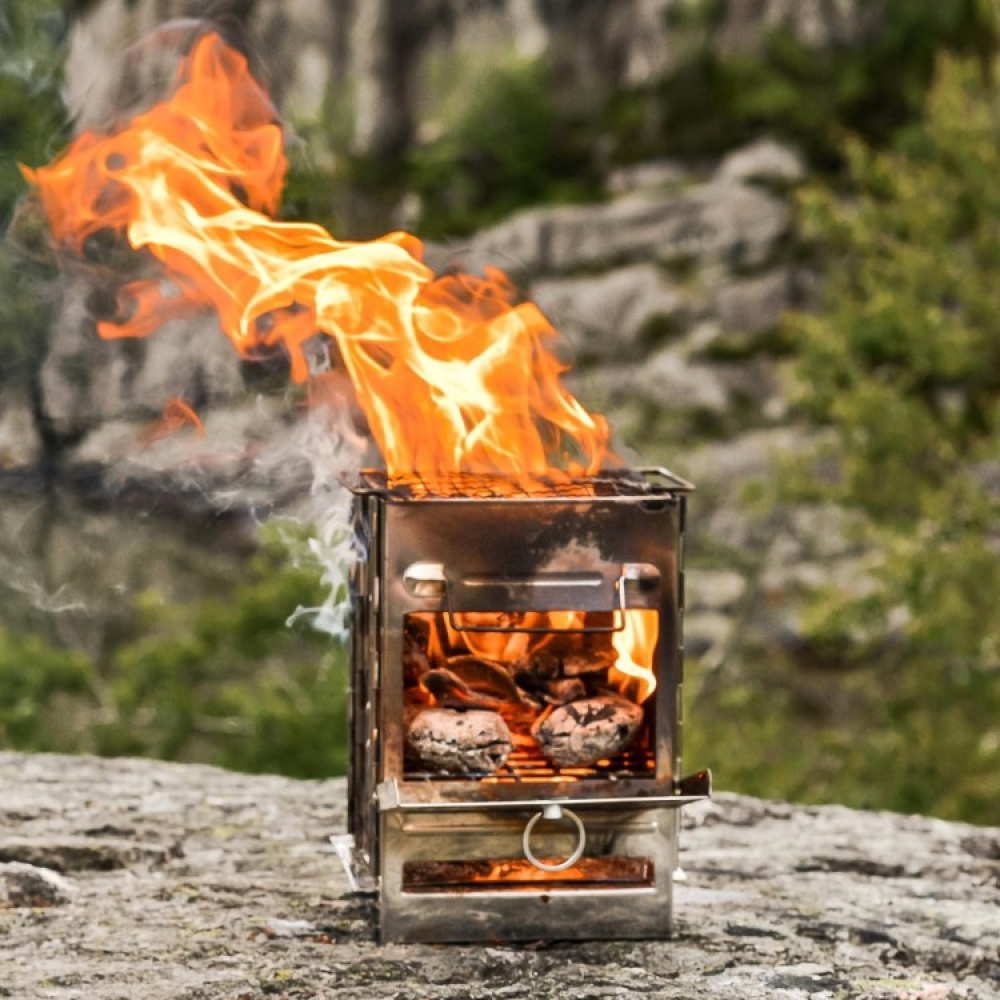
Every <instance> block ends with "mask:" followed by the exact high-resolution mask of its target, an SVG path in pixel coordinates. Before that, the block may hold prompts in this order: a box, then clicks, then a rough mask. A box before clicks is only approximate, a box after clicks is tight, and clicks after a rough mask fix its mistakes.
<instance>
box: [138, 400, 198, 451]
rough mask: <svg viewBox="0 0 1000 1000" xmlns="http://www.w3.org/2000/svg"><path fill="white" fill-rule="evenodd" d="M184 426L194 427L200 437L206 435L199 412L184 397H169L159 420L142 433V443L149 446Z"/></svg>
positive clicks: (146, 446)
mask: <svg viewBox="0 0 1000 1000" xmlns="http://www.w3.org/2000/svg"><path fill="white" fill-rule="evenodd" d="M184 427H193V428H194V429H195V431H197V433H198V437H204V436H205V425H204V424H203V423H202V422H201V418H200V417H199V416H198V414H197V413H195V411H194V410H193V409H192V407H191V406H189V405H188V404H187V403H185V402H184V400H183V399H177V398H176V397H174V398H173V399H168V400H167V402H166V405H165V406H164V407H163V413H162V414H161V415H160V418H159V420H157V421H156V422H155V423H153V424H151V425H150V426H149V427H147V428H146V430H145V431H144V432H143V434H142V439H141V444H142V446H143V447H144V448H149V447H150V446H152V445H153V444H155V443H156V442H157V441H159V440H160V439H161V438H165V437H168V436H169V435H171V434H176V433H177V432H178V431H179V430H181V429H182V428H184Z"/></svg>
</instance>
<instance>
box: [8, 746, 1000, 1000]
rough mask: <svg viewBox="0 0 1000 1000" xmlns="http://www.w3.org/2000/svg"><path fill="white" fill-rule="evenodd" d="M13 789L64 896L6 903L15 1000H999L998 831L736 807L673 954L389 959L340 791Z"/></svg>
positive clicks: (158, 767) (194, 778)
mask: <svg viewBox="0 0 1000 1000" xmlns="http://www.w3.org/2000/svg"><path fill="white" fill-rule="evenodd" d="M0 787H2V788H3V795H2V797H0V880H2V879H3V878H4V877H6V876H5V873H6V872H8V871H11V870H15V871H24V870H25V869H26V868H27V866H29V865H30V866H35V869H37V870H38V871H39V872H47V873H50V874H42V875H38V876H37V877H38V878H40V879H41V880H42V881H43V882H44V884H46V885H55V886H58V887H59V888H58V891H57V892H54V893H53V894H52V895H51V896H49V897H45V896H44V895H43V896H39V897H38V898H34V899H20V898H13V899H12V898H10V897H9V896H8V898H7V899H6V901H3V900H2V899H0V995H3V996H9V997H16V998H17V1000H43V998H44V1000H83V998H86V1000H120V998H124V997H128V998H138V997H142V998H143V1000H180V998H185V1000H264V998H266V997H284V998H287V1000H291V998H306V997H320V996H322V997H324V998H329V1000H337V998H344V1000H356V998H358V997H361V996H364V997H374V998H395V997H417V996H419V997H421V998H427V1000H437V998H447V1000H459V998H462V1000H465V998H490V997H511V998H520V997H524V998H528V997H540V998H556V997H558V998H560V1000H563V998H573V1000H597V998H605V997H632V996H649V997H677V998H681V997H683V998H686V1000H702V998H704V1000H708V998H712V1000H719V998H723V1000H728V998H732V1000H753V998H775V997H776V998H781V1000H807V998H808V1000H834V998H837V1000H854V998H870V1000H946V998H965V1000H986V998H990V997H996V996H1000V906H998V905H997V904H998V902H1000V883H998V878H1000V867H998V866H1000V829H995V828H980V827H973V826H966V825H962V824H957V823H945V822H943V821H939V820H934V819H928V818H923V817H916V816H912V817H906V816H899V815H894V814H888V813H866V812H856V811H852V810H849V809H845V808H842V807H838V806H820V807H796V806H791V805H787V804H784V803H777V802H764V801H760V800H756V799H750V798H745V797H741V796H735V795H725V794H723V795H719V796H717V797H716V798H715V799H714V800H713V801H711V802H707V803H704V804H701V805H699V806H698V807H696V808H695V807H689V808H688V809H687V810H686V811H685V814H684V815H685V830H684V832H683V835H682V842H681V843H682V864H683V869H684V873H685V875H686V879H685V880H684V881H683V882H681V883H679V884H678V886H677V891H676V894H675V909H676V929H675V934H674V937H673V939H672V940H666V941H653V942H639V943H636V942H626V941H618V942H615V941H611V942H593V943H578V944H560V943H539V944H537V945H532V946H518V947H514V946H507V945H503V944H499V943H498V944H496V945H493V946H486V947H484V946H447V947H429V946H419V945H392V946H387V947H381V946H379V945H378V944H376V943H375V940H374V931H375V919H376V914H375V909H374V907H373V904H372V902H371V901H370V899H369V898H367V897H365V896H361V895H358V894H353V893H351V892H350V891H349V888H348V884H347V880H346V878H345V877H344V875H343V873H342V871H341V870H340V868H339V865H338V862H337V859H336V857H335V856H334V854H333V851H332V849H331V848H330V846H329V844H328V840H327V838H328V837H329V836H330V835H331V834H336V833H340V832H343V830H344V822H345V818H344V810H345V802H344V791H345V788H344V782H343V780H340V779H337V780H330V781H323V782H300V781H292V780H288V779H284V778H278V777H270V776H247V775H239V774H233V773H228V772H224V771H220V770H215V769H212V768H208V767H202V766H193V765H176V764H166V763H160V762H154V761H139V760H100V759H96V758H87V757H80V758H66V757H58V756H48V755H38V756H25V755H19V754H12V753H0ZM12 866H13V868H12ZM51 873H54V874H51Z"/></svg>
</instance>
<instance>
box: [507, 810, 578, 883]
mask: <svg viewBox="0 0 1000 1000" xmlns="http://www.w3.org/2000/svg"><path fill="white" fill-rule="evenodd" d="M540 819H550V820H555V821H556V822H559V821H562V820H564V821H568V823H569V824H570V825H571V826H575V827H576V832H577V836H578V838H579V839H578V840H577V843H576V847H575V848H574V850H573V853H572V854H571V855H570V856H569V857H568V858H566V860H565V861H560V862H559V863H558V864H556V865H552V864H549V863H548V862H547V861H542V860H540V859H539V858H537V857H536V856H535V853H534V851H532V849H531V831H532V830H534V829H535V824H536V823H537V822H538V821H539V820H540ZM521 846H522V847H523V848H524V856H525V857H526V858H527V859H528V860H529V861H530V862H531V863H532V864H533V865H534V866H535V867H536V868H540V869H541V870H542V871H543V872H561V871H564V870H565V869H567V868H572V867H573V865H575V864H576V863H577V861H579V860H580V858H581V857H582V856H583V851H584V848H585V847H586V846H587V831H586V830H584V828H583V821H582V820H581V819H580V817H579V816H577V814H576V813H575V812H573V811H572V810H570V809H563V807H562V806H560V805H557V804H556V803H552V805H547V806H545V807H544V808H543V809H542V811H541V812H539V813H535V815H534V816H532V817H531V819H529V820H528V825H527V826H526V827H525V828H524V833H523V834H522V835H521Z"/></svg>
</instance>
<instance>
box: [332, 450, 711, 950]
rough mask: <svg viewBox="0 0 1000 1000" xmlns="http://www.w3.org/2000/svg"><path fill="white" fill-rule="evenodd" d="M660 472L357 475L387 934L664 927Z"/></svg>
mask: <svg viewBox="0 0 1000 1000" xmlns="http://www.w3.org/2000/svg"><path fill="white" fill-rule="evenodd" d="M692 488H693V487H692V486H691V484H690V483H688V482H686V481H685V480H683V479H681V478H680V477H679V476H676V475H674V474H673V473H671V472H669V471H667V470H664V469H642V470H622V471H618V470H616V471H613V472H607V473H603V474H601V475H598V476H595V477H592V478H589V479H582V480H573V481H568V482H556V481H553V482H541V483H539V482H534V483H531V484H528V485H524V484H515V483H512V482H509V481H506V480H498V479H487V478H485V477H475V476H465V477H461V478H451V479H447V480H441V481H429V480H427V479H419V478H415V477H414V478H408V479H396V480H393V481H391V482H390V481H388V480H387V479H386V477H385V476H384V475H383V474H379V473H374V472H369V473H363V474H362V475H361V476H360V478H359V480H358V482H357V484H356V486H355V487H354V494H355V501H354V531H355V539H356V544H357V548H358V559H357V562H356V566H355V571H354V574H353V578H352V588H351V589H352V601H353V632H352V656H351V765H350V775H349V785H350V811H349V828H350V837H351V838H352V842H351V848H352V849H351V851H350V853H349V855H348V854H347V853H346V852H345V853H343V854H342V856H344V857H345V858H346V859H347V861H348V864H349V869H350V874H351V877H352V878H354V879H355V880H356V881H357V884H359V885H361V886H366V887H369V888H372V889H376V890H377V891H378V894H379V913H380V929H381V937H382V940H384V941H438V942H445V941H477V940H484V941H485V940H493V941H496V940H532V939H538V938H549V939H559V938H648V937H663V936H666V935H667V934H668V933H669V930H670V922H671V903H672V881H673V874H674V871H675V869H676V867H677V830H678V818H677V808H678V807H679V806H681V805H683V804H684V803H686V802H690V801H692V800H693V799H696V798H701V797H703V796H705V795H707V794H709V793H710V777H709V775H708V774H707V772H702V773H699V774H696V775H693V776H691V777H688V778H684V779H682V778H681V777H680V774H681V771H680V765H681V724H682V723H681V695H682V679H683V671H682V653H683V645H682V616H683V584H684V577H683V568H682V565H683V538H684V516H685V503H686V497H687V493H688V492H689V491H690V490H691V489H692Z"/></svg>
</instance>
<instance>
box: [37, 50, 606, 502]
mask: <svg viewBox="0 0 1000 1000" xmlns="http://www.w3.org/2000/svg"><path fill="white" fill-rule="evenodd" d="M286 165H287V164H286V159H285V155H284V149H283V137H282V131H281V128H280V126H279V125H278V123H277V121H276V114H275V111H274V108H273V106H272V104H271V102H270V100H269V98H268V96H267V94H266V93H265V91H264V90H263V89H262V88H261V87H260V86H259V85H258V84H257V83H256V81H255V80H254V79H253V77H252V76H251V75H250V72H249V69H248V67H247V63H246V61H245V60H244V58H243V57H242V56H241V55H240V54H239V53H237V52H235V51H234V50H233V49H231V48H229V47H227V46H226V44H225V43H224V42H223V41H222V40H221V39H220V38H219V37H218V36H217V35H215V34H207V35H203V36H202V37H201V38H200V39H199V40H198V41H197V42H196V44H195V45H194V47H193V49H192V51H191V53H190V55H189V56H188V57H187V58H186V59H185V61H184V62H183V64H182V65H181V67H180V69H179V72H178V79H177V85H176V88H175V90H174V92H173V94H172V96H171V97H170V98H169V99H168V100H166V101H165V102H163V103H161V104H158V105H156V106H155V107H153V108H152V109H150V110H149V111H146V112H144V113H141V114H139V115H137V116H136V117H134V118H133V119H132V120H131V121H129V122H128V123H126V124H125V125H124V126H122V127H120V128H117V129H115V130H114V131H111V132H109V133H98V132H94V131H90V132H86V133H84V134H82V135H81V136H80V137H79V138H78V139H77V140H76V141H75V142H74V143H73V144H72V146H71V147H70V148H69V149H68V151H67V152H66V153H65V154H63V155H62V156H61V157H60V158H59V159H57V160H56V161H54V162H53V163H52V164H50V165H49V166H46V167H42V168H40V169H37V170H33V171H32V170H25V175H26V176H27V178H28V179H29V180H30V181H31V182H32V183H33V184H34V185H36V186H37V189H38V191H39V193H40V195H41V199H42V202H43V204H44V208H45V212H46V215H47V217H48V221H49V225H50V227H51V231H52V234H53V237H54V239H55V240H56V242H57V244H58V245H59V247H60V248H63V249H65V250H67V251H69V252H72V253H77V254H82V253H84V252H85V250H86V247H87V242H88V240H90V239H91V238H93V237H94V236H95V235H98V234H103V233H106V232H107V231H109V230H110V231H114V232H115V233H117V234H121V235H124V236H126V237H127V239H128V242H129V244H130V245H131V246H132V247H133V248H135V249H136V250H139V249H143V248H144V249H145V250H146V251H147V252H148V253H149V254H152V255H153V256H154V257H156V258H157V259H158V260H159V261H160V262H161V263H162V264H163V265H164V269H165V272H166V276H167V277H168V278H169V282H168V281H166V280H164V278H163V277H160V278H157V279H150V280H140V281H133V282H130V283H128V284H126V285H125V286H124V287H123V288H122V289H121V290H120V294H119V303H118V305H119V317H118V318H117V319H116V320H115V321H113V322H102V323H100V324H99V326H98V330H99V333H100V334H101V335H102V336H103V337H142V336H146V335H148V334H150V333H152V332H153V330H155V329H156V327H157V326H159V325H160V324H161V323H162V322H163V321H164V320H165V319H168V318H172V317H176V316H178V315H184V314H186V313H190V312H192V311H195V310H200V309H204V308H206V307H212V308H214V309H215V310H216V312H217V313H218V316H219V320H220V323H221V326H222V328H223V330H224V331H225V333H226V334H227V335H228V337H229V338H230V339H231V341H232V343H233V345H234V346H235V347H236V349H237V350H238V351H239V352H240V354H241V355H243V356H246V357H254V356H257V355H259V354H260V353H262V352H263V351H266V350H273V349H274V348H275V347H276V346H278V345H281V346H282V347H283V348H284V350H285V351H286V352H287V355H288V358H289V359H290V364H291V375H292V378H293V379H295V380H296V381H298V382H303V381H305V380H307V378H308V377H309V367H308V361H307V351H306V348H305V345H306V342H307V341H310V340H312V338H314V337H316V336H317V335H318V334H319V335H323V336H325V337H327V338H330V340H332V341H333V342H334V343H335V344H336V349H337V353H339V357H340V360H341V363H342V364H343V366H344V367H345V368H346V370H347V372H348V374H349V375H350V378H351V380H352V382H353V385H354V388H355V392H356V394H357V399H358V403H359V405H360V406H361V408H362V410H363V411H364V413H365V416H366V417H367V420H368V423H369V426H370V428H371V433H372V434H373V436H374V438H375V440H376V443H377V444H378V446H379V448H380V450H381V452H382V455H383V458H384V460H385V464H386V469H387V471H388V473H389V474H390V476H402V475H412V474H417V475H422V476H428V475H434V476H449V475H453V474H456V473H462V472H466V473H475V474H486V475H495V476H501V477H509V478H512V479H514V480H516V481H518V482H521V483H524V482H525V481H530V480H532V479H537V478H545V479H549V480H552V479H556V480H558V479H560V478H564V477H566V476H579V475H586V474H592V473H594V472H596V471H597V470H598V469H599V468H600V466H601V464H602V461H603V460H604V459H605V458H606V457H607V455H606V445H607V437H608V431H607V426H606V423H605V421H604V420H603V418H601V417H596V416H593V415H591V414H589V413H588V412H587V411H586V410H585V409H584V408H583V407H582V406H581V405H580V403H579V402H578V401H577V400H576V399H575V398H574V397H573V396H572V395H571V394H569V392H568V391H567V390H566V389H565V388H564V387H563V386H562V385H561V382H560V377H561V374H562V372H563V370H564V369H563V366H562V365H561V364H560V362H559V361H558V360H557V359H556V358H555V356H554V355H553V354H552V353H551V352H550V350H549V349H548V348H547V343H546V342H547V341H549V339H550V338H551V337H552V336H553V335H554V331H553V329H552V327H551V325H550V324H549V323H548V321H547V320H546V319H545V318H544V316H543V315H542V313H541V312H540V311H539V309H538V308H537V307H536V306H534V305H533V304H531V303H526V302H520V303H519V302H518V301H517V298H516V294H515V291H514V289H513V287H512V286H511V284H510V282H509V281H508V280H507V278H506V277H505V276H504V275H503V274H501V273H500V272H499V271H496V270H490V271H487V272H485V275H484V276H483V277H472V276H468V275H465V276H458V275H453V276H445V277H441V278H435V277H434V275H433V273H432V272H431V270H430V269H429V268H428V267H427V266H425V264H424V263H422V261H421V254H422V247H421V244H420V242H419V240H417V239H416V238H414V237H412V236H409V235H407V234H405V233H391V234H389V235H387V236H384V237H382V238H381V239H377V240H373V241H371V242H342V241H340V240H336V239H334V238H333V237H332V236H331V235H330V234H329V233H328V232H327V231H326V230H324V229H323V228H322V227H320V226H318V225H313V224H309V223H292V222H280V221H276V220H275V218H274V216H275V215H276V213H277V211H278V208H279V203H280V196H281V189H282V185H283V181H284V176H285V171H286Z"/></svg>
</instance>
